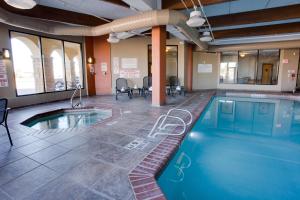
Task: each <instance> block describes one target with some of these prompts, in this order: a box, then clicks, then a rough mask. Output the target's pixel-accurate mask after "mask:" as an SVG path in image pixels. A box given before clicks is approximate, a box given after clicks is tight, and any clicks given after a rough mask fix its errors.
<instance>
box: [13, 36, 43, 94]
mask: <svg viewBox="0 0 300 200" xmlns="http://www.w3.org/2000/svg"><path fill="white" fill-rule="evenodd" d="M11 46H12V55H13V63H14V71H15V80H16V88H17V93H18V95H27V94H36V93H43V92H44V84H43V67H42V59H41V50H40V48H41V47H40V40H39V37H37V36H33V35H25V34H21V33H15V32H12V33H11Z"/></svg>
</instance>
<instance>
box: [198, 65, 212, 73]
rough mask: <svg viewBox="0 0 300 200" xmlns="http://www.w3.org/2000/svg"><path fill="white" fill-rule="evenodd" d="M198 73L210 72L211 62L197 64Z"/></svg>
mask: <svg viewBox="0 0 300 200" xmlns="http://www.w3.org/2000/svg"><path fill="white" fill-rule="evenodd" d="M198 73H212V64H198Z"/></svg>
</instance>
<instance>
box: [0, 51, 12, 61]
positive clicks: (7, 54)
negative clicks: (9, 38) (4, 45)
mask: <svg viewBox="0 0 300 200" xmlns="http://www.w3.org/2000/svg"><path fill="white" fill-rule="evenodd" d="M0 56H2V58H3V59H10V51H9V49H2V51H0Z"/></svg>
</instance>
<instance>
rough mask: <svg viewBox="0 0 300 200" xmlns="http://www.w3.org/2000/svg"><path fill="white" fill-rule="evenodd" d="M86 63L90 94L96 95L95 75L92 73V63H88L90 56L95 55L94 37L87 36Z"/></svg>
mask: <svg viewBox="0 0 300 200" xmlns="http://www.w3.org/2000/svg"><path fill="white" fill-rule="evenodd" d="M84 39H85V64H86V66H87V67H86V72H85V73H86V75H87V82H88V88H87V89H88V95H89V96H94V95H96V86H95V76H94V75H92V74H91V73H90V68H91V67H92V65H91V64H88V63H87V59H88V58H89V57H94V41H93V37H85V38H84Z"/></svg>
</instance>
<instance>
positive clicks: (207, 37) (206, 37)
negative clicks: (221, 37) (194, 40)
mask: <svg viewBox="0 0 300 200" xmlns="http://www.w3.org/2000/svg"><path fill="white" fill-rule="evenodd" d="M200 40H201V41H202V42H210V41H212V37H211V35H210V32H209V31H205V32H203V35H202V37H201V38H200Z"/></svg>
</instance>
